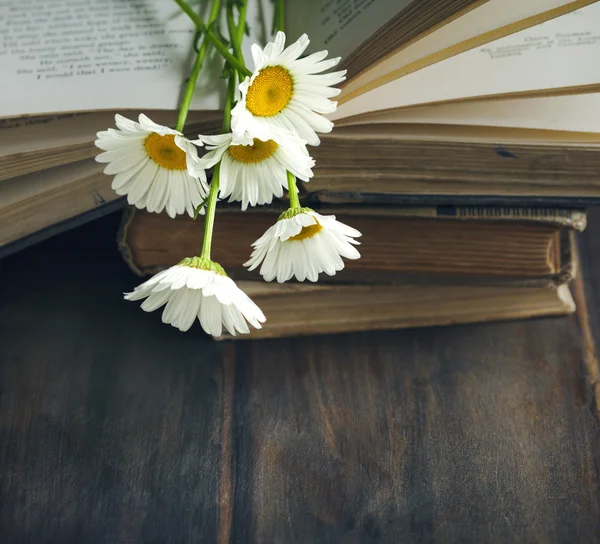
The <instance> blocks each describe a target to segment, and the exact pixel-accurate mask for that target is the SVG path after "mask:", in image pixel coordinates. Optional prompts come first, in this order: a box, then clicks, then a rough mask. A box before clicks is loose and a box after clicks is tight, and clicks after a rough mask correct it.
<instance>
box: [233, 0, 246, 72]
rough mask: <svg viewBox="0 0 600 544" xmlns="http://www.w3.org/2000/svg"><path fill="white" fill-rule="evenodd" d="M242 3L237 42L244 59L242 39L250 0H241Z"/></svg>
mask: <svg viewBox="0 0 600 544" xmlns="http://www.w3.org/2000/svg"><path fill="white" fill-rule="evenodd" d="M241 1H242V5H241V7H240V10H239V17H238V31H237V36H236V38H237V43H238V46H239V48H240V55H241V56H242V58H241V60H242V61H243V59H244V56H243V55H242V40H243V39H244V32H245V31H246V11H247V9H248V0H241Z"/></svg>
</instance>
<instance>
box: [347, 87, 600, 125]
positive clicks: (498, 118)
mask: <svg viewBox="0 0 600 544" xmlns="http://www.w3.org/2000/svg"><path fill="white" fill-rule="evenodd" d="M372 123H376V124H380V123H394V124H399V123H427V124H434V125H471V126H487V127H511V128H526V129H536V130H559V131H565V130H566V131H571V132H587V133H592V132H595V133H600V93H587V94H569V95H564V96H544V97H535V98H510V99H491V100H476V101H466V102H448V103H445V104H429V105H425V106H416V107H413V108H401V109H398V110H382V111H377V112H373V113H370V114H365V115H363V116H360V117H357V118H351V119H343V120H340V121H339V122H338V123H337V127H338V128H340V127H342V126H345V125H365V124H372Z"/></svg>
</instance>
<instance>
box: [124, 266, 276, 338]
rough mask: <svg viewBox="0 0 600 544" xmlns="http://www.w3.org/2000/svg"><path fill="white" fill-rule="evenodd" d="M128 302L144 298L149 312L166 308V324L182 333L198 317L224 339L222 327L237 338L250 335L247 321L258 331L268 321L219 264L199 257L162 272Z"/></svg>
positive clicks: (144, 306)
mask: <svg viewBox="0 0 600 544" xmlns="http://www.w3.org/2000/svg"><path fill="white" fill-rule="evenodd" d="M125 298H126V299H127V300H140V299H143V298H145V299H146V300H145V301H144V302H143V303H142V309H143V310H145V311H146V312H153V311H154V310H156V309H158V308H160V307H162V306H164V305H165V304H166V305H167V306H166V307H165V309H164V310H163V314H162V320H163V323H169V324H170V325H172V326H173V327H176V328H178V329H179V330H180V331H187V330H188V329H189V328H190V327H191V326H192V324H193V323H194V320H195V319H196V317H197V318H198V321H200V325H202V328H203V329H204V330H205V331H206V332H207V333H209V334H212V335H213V336H220V335H221V333H222V332H223V325H224V326H225V328H226V329H227V330H228V331H229V333H230V334H232V335H233V336H235V335H236V332H241V333H245V334H248V333H249V332H250V329H249V328H248V325H247V323H246V321H248V323H250V324H251V325H252V326H253V327H255V328H257V329H260V328H261V323H264V322H265V321H266V318H265V316H264V314H263V313H262V311H261V310H260V308H259V307H258V306H257V305H256V304H255V303H254V302H252V300H251V299H250V297H248V295H246V293H244V292H243V291H242V290H241V289H240V288H239V287H238V286H237V285H236V284H235V282H234V281H233V280H232V279H230V278H228V277H227V274H225V271H224V270H223V268H221V266H220V265H219V264H217V263H215V262H212V261H209V260H208V259H202V258H200V257H189V258H186V259H183V261H181V262H180V263H179V264H177V265H175V266H172V267H171V268H169V269H167V270H164V271H162V272H159V273H158V274H156V275H155V276H153V277H152V278H150V279H149V280H148V281H146V282H145V283H142V284H141V285H139V286H138V287H136V288H135V290H134V291H133V292H132V293H126V294H125Z"/></svg>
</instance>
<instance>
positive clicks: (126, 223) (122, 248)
mask: <svg viewBox="0 0 600 544" xmlns="http://www.w3.org/2000/svg"><path fill="white" fill-rule="evenodd" d="M135 211H136V208H135V206H127V207H126V208H125V210H124V211H123V216H122V217H121V224H120V225H119V231H118V232H117V248H118V250H119V253H120V254H121V257H122V258H123V260H124V261H125V264H126V265H127V266H128V267H129V269H130V270H131V271H132V272H133V273H134V274H136V275H138V276H146V275H150V274H155V273H156V272H158V270H156V271H154V270H148V269H142V268H140V267H139V266H138V265H137V263H136V262H135V258H134V257H133V255H132V253H131V249H130V247H129V243H128V241H127V235H128V231H129V227H130V225H131V223H132V222H133V219H134V217H135ZM165 268H167V266H162V267H160V270H164V269H165Z"/></svg>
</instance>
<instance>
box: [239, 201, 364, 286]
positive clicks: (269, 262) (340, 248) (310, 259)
mask: <svg viewBox="0 0 600 544" xmlns="http://www.w3.org/2000/svg"><path fill="white" fill-rule="evenodd" d="M358 236H361V233H360V232H358V231H357V230H356V229H353V228H352V227H349V226H348V225H345V224H344V223H340V222H339V221H337V220H336V218H335V215H320V214H318V213H316V212H314V211H313V210H311V209H310V208H301V209H298V210H288V211H287V212H284V213H283V214H281V216H280V217H279V220H278V221H277V223H275V224H274V225H273V226H272V227H270V228H269V229H268V230H267V232H265V233H264V234H263V235H262V236H261V237H260V238H259V239H258V240H256V242H254V243H253V244H252V246H253V247H254V250H253V251H252V255H251V257H250V260H249V261H248V262H247V263H245V264H244V266H247V267H249V269H250V270H254V269H255V268H257V267H258V266H259V265H260V264H261V263H262V265H261V267H260V274H261V275H262V276H263V278H264V279H265V280H266V281H272V280H274V279H275V278H277V281H278V282H279V283H282V282H284V281H287V280H289V279H290V278H292V277H293V276H295V277H296V279H297V280H299V281H304V280H305V279H308V280H309V281H317V278H318V276H319V274H320V273H321V272H325V273H326V274H328V275H329V276H333V275H334V274H335V273H336V272H339V271H340V270H342V268H344V261H342V257H345V258H346V259H359V258H360V253H359V252H358V251H357V250H356V248H355V247H354V246H353V245H352V244H359V243H360V242H357V241H356V240H354V238H356V237H358Z"/></svg>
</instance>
